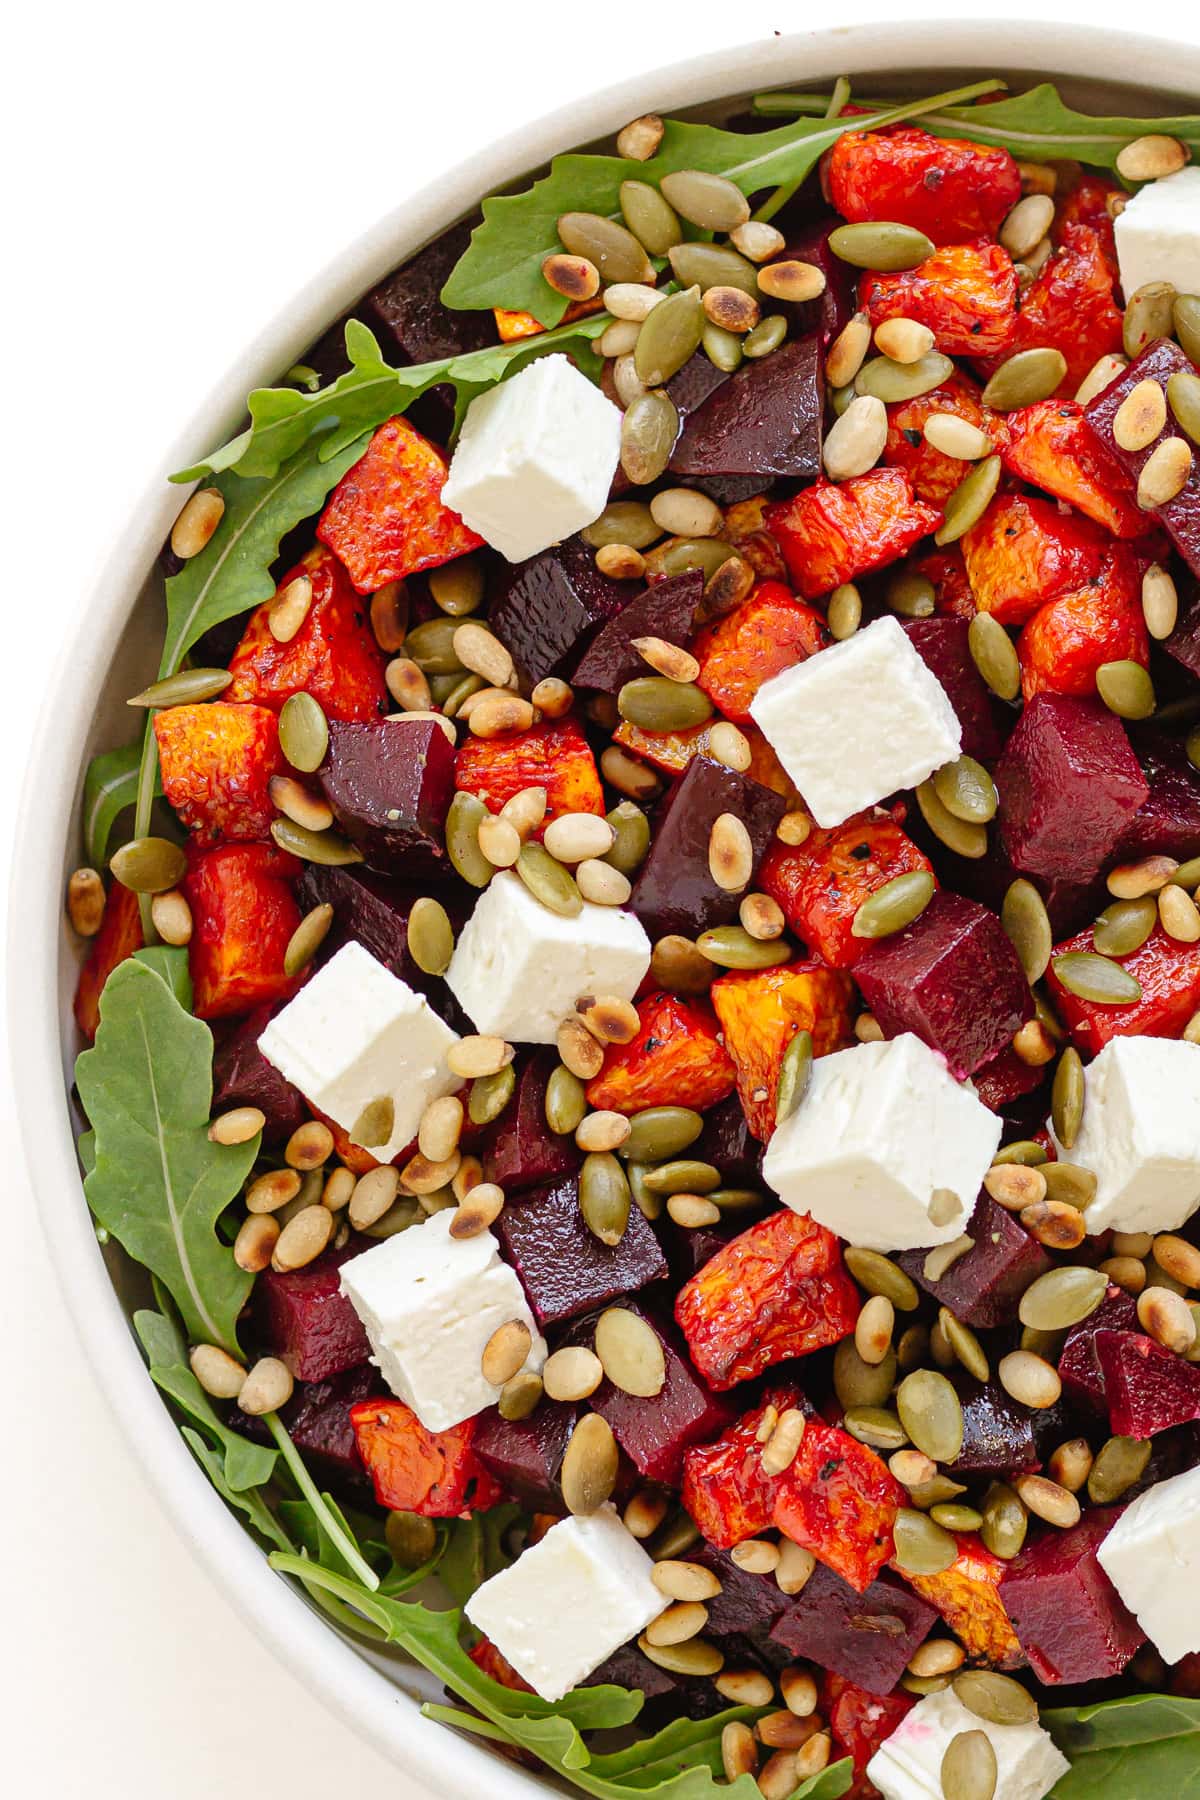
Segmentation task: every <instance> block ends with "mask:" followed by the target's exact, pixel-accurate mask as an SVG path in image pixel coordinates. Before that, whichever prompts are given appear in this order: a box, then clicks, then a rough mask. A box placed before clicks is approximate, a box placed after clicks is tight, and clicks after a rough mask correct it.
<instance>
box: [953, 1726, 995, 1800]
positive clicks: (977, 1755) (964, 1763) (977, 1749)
mask: <svg viewBox="0 0 1200 1800" xmlns="http://www.w3.org/2000/svg"><path fill="white" fill-rule="evenodd" d="M940 1774H941V1783H942V1793H943V1795H944V1796H945V1800H994V1796H995V1792H996V1781H997V1779H998V1776H999V1767H998V1765H997V1762H996V1752H995V1750H994V1749H993V1748H992V1740H991V1739H990V1738H989V1736H988V1734H987V1732H986V1731H958V1732H955V1734H954V1736H953V1737H952V1738H951V1739H950V1742H949V1743H948V1744H947V1745H946V1750H945V1754H944V1755H943V1757H942V1762H941V1770H940Z"/></svg>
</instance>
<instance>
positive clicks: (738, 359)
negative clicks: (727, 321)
mask: <svg viewBox="0 0 1200 1800" xmlns="http://www.w3.org/2000/svg"><path fill="white" fill-rule="evenodd" d="M700 348H701V349H702V350H703V352H704V354H705V356H707V358H708V360H709V362H710V363H712V365H713V367H714V368H716V369H723V370H724V371H725V373H726V374H727V375H732V374H733V371H734V370H735V369H740V368H741V366H742V357H743V354H744V353H743V350H742V340H741V338H740V337H739V336H738V334H737V332H736V331H726V329H725V327H724V326H723V325H714V324H713V322H712V320H711V319H706V320H705V322H704V330H703V331H702V332H701V333H700Z"/></svg>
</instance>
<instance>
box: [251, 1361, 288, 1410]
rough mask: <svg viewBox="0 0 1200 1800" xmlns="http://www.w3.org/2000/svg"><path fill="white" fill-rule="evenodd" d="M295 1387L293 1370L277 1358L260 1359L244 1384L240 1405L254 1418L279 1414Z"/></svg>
mask: <svg viewBox="0 0 1200 1800" xmlns="http://www.w3.org/2000/svg"><path fill="white" fill-rule="evenodd" d="M293 1385H294V1384H293V1381H292V1374H291V1370H290V1369H289V1368H288V1367H287V1365H286V1364H285V1363H282V1362H280V1360H279V1358H278V1357H277V1356H263V1357H260V1359H259V1360H258V1362H256V1363H255V1365H254V1367H253V1368H252V1369H251V1370H250V1373H249V1374H248V1375H247V1377H246V1379H245V1381H244V1382H243V1383H242V1389H241V1392H240V1393H239V1395H238V1405H239V1406H240V1407H241V1409H242V1411H243V1412H244V1413H249V1414H250V1415H251V1416H252V1417H254V1418H258V1417H260V1416H261V1415H262V1414H263V1413H269V1412H278V1411H279V1409H280V1407H281V1406H286V1405H287V1403H288V1401H289V1400H290V1399H291V1397H292V1389H293Z"/></svg>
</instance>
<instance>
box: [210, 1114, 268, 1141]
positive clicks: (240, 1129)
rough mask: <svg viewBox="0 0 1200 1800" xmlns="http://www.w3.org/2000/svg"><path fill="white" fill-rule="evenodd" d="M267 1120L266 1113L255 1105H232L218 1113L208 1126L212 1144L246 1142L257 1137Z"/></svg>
mask: <svg viewBox="0 0 1200 1800" xmlns="http://www.w3.org/2000/svg"><path fill="white" fill-rule="evenodd" d="M266 1122H267V1116H266V1114H265V1113H264V1112H263V1111H262V1110H261V1108H260V1107H257V1106H234V1107H231V1109H230V1110H229V1111H228V1112H223V1113H218V1114H217V1116H216V1118H215V1119H214V1120H213V1121H212V1123H211V1125H210V1126H209V1128H208V1136H209V1140H210V1142H211V1143H214V1144H248V1143H249V1142H250V1139H251V1138H252V1137H257V1136H258V1134H259V1132H260V1131H261V1130H262V1128H263V1126H264V1125H265V1124H266Z"/></svg>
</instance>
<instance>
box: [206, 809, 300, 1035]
mask: <svg viewBox="0 0 1200 1800" xmlns="http://www.w3.org/2000/svg"><path fill="white" fill-rule="evenodd" d="M299 873H300V864H299V862H298V861H297V860H296V858H295V857H294V856H288V855H287V854H286V852H285V851H283V850H279V849H277V848H276V847H275V845H274V844H219V845H218V846H217V847H216V849H215V850H202V851H200V852H198V853H197V854H196V855H194V856H193V857H192V861H191V867H190V868H189V870H188V873H187V876H186V877H185V880H184V883H183V888H184V892H185V894H186V895H187V898H188V904H189V905H190V907H191V909H192V941H191V943H190V945H189V946H188V960H189V963H190V966H191V971H192V987H193V989H194V993H195V1012H196V1017H197V1018H198V1019H219V1018H224V1017H225V1016H226V1015H227V1014H229V1013H242V1012H249V1011H250V1010H251V1008H252V1007H255V1006H262V1005H264V1004H266V1003H267V1002H268V1001H273V1000H287V999H290V998H291V996H292V995H293V994H294V993H295V992H296V990H297V988H298V987H299V986H300V984H301V982H302V981H303V976H302V975H290V976H289V975H285V974H284V970H283V956H284V951H285V950H286V949H287V947H288V942H289V940H290V938H291V935H292V933H293V932H294V931H295V929H296V927H297V925H298V924H299V923H300V909H299V907H298V906H297V905H296V901H295V898H294V896H293V894H292V882H293V881H294V880H295V878H296V877H297V875H299Z"/></svg>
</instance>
